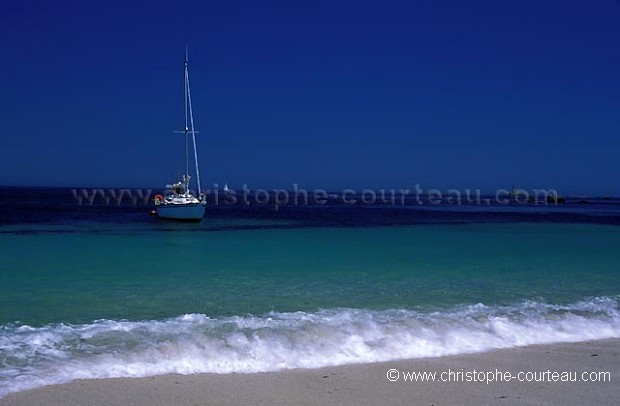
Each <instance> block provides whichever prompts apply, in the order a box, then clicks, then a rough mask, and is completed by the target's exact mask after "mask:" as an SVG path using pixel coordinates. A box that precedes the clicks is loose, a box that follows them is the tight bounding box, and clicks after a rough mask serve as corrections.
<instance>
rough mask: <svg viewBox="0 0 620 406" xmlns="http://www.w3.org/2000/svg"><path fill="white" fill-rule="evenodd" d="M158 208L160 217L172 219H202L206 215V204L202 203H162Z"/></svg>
mask: <svg viewBox="0 0 620 406" xmlns="http://www.w3.org/2000/svg"><path fill="white" fill-rule="evenodd" d="M156 210H157V216H158V217H160V218H163V219H171V220H181V221H200V220H202V218H203V217H204V215H205V205H204V204H202V203H189V204H161V205H159V206H157V207H156Z"/></svg>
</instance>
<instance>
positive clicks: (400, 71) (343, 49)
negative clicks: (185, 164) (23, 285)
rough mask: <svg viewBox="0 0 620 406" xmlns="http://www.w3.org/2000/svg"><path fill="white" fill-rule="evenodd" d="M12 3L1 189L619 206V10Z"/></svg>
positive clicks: (483, 4) (3, 20) (2, 100)
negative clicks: (317, 192)
mask: <svg viewBox="0 0 620 406" xmlns="http://www.w3.org/2000/svg"><path fill="white" fill-rule="evenodd" d="M123 3H125V2H121V3H119V5H113V3H112V2H107V1H105V2H104V1H97V2H94V1H93V2H91V1H49V2H31V1H9V2H8V5H7V3H6V2H5V3H4V4H5V5H4V6H3V10H2V12H1V13H0V27H1V28H0V30H1V32H0V44H1V46H2V49H1V51H2V52H1V54H0V58H1V63H0V88H1V89H2V94H1V96H2V97H0V117H1V120H2V122H1V127H0V130H1V131H2V136H1V138H0V152H1V153H2V159H0V184H4V185H48V186H78V185H89V186H101V187H112V186H158V185H163V184H165V183H167V182H170V181H171V180H172V178H173V176H174V175H175V174H176V173H177V171H178V170H179V169H180V167H181V156H182V155H181V143H180V138H179V136H177V135H175V134H172V133H171V131H172V130H175V129H179V128H180V127H181V123H182V102H183V99H182V73H181V72H182V71H181V69H182V65H181V61H182V55H183V52H184V48H185V44H186V43H189V48H190V77H191V82H192V92H193V96H194V100H193V101H194V114H195V121H196V125H197V128H198V129H199V130H200V134H199V140H198V142H199V154H200V158H201V159H200V160H201V171H202V177H203V186H209V185H210V184H212V183H213V182H220V183H224V182H228V184H229V185H231V186H233V187H239V186H240V185H241V184H243V183H248V184H249V185H250V186H251V187H290V185H291V184H292V183H293V182H297V183H300V184H301V185H302V186H305V187H308V188H310V187H322V188H328V189H334V190H335V189H339V188H343V187H352V188H361V187H372V188H380V187H385V188H389V187H411V186H413V185H414V184H415V183H420V184H421V186H422V187H423V188H430V187H435V188H449V187H457V188H465V187H470V188H482V189H484V190H488V189H494V188H497V187H510V186H512V184H513V183H517V184H518V185H519V186H522V187H525V188H534V187H554V188H557V189H558V190H560V192H563V193H587V194H616V195H619V194H620V180H619V177H618V174H619V173H620V2H619V1H618V0H600V1H570V0H569V1H566V0H564V1H543V0H538V1H498V0H492V1H462V0H457V1H453V0H444V1H413V0H409V1H387V0H386V1H372V2H344V1H335V0H334V1H291V0H287V1H281V2H273V1H267V2H263V1H256V0H254V1H207V0H205V1H199V2H162V4H161V5H158V4H157V2H153V1H150V2H145V3H142V4H139V3H137V2H126V3H130V4H131V5H126V4H123Z"/></svg>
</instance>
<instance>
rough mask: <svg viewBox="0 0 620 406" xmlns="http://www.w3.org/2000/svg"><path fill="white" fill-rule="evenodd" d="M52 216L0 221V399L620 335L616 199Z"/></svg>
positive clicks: (43, 213) (46, 213) (42, 213)
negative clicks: (190, 220) (98, 384)
mask: <svg viewBox="0 0 620 406" xmlns="http://www.w3.org/2000/svg"><path fill="white" fill-rule="evenodd" d="M37 207H38V206H37ZM46 207H47V206H43V207H42V208H41V207H39V209H41V210H40V212H36V211H33V212H32V213H35V214H36V215H37V216H38V217H36V218H35V219H34V220H33V219H31V218H30V213H31V212H28V211H24V213H25V214H24V216H25V217H26V219H27V220H29V221H23V222H15V221H12V219H13V217H11V222H7V223H5V224H1V223H0V397H2V396H4V395H5V394H7V393H10V392H14V391H20V390H26V389H29V388H34V387H37V386H41V385H46V384H53V383H60V382H67V381H70V380H73V379H90V378H104V377H132V376H151V375H157V374H166V373H183V374H190V373H201V372H216V373H230V372H236V373H244V372H258V371H273V370H281V369H286V368H316V367H323V366H329V365H341V364H347V363H360V362H377V361H387V360H393V359H404V358H419V357H429V356H443V355H450V354H461V353H470V352H477V351H487V350H491V349H495V348H510V347H514V346H521V345H529V344H540V343H551V342H570V341H583V340H593V339H603V338H612V337H620V251H619V248H620V226H619V225H618V223H619V221H618V219H619V217H618V210H617V209H616V208H615V207H616V205H615V203H614V204H613V205H609V206H603V205H601V207H603V208H604V210H603V209H601V208H600V207H599V208H598V209H597V210H593V211H590V209H587V208H583V207H577V208H576V209H571V208H570V207H569V211H568V212H549V211H548V209H544V211H540V210H537V209H536V210H534V209H532V208H528V209H527V212H526V213H525V214H524V213H519V212H517V213H512V212H511V211H510V210H507V209H505V210H503V211H501V212H499V213H491V214H489V213H487V212H480V211H475V210H474V211H471V212H470V211H465V212H450V211H448V210H446V211H443V212H442V211H439V212H436V211H428V212H421V211H415V210H410V208H405V209H402V210H393V209H372V210H365V209H355V208H347V209H346V210H345V209H339V208H317V209H314V208H309V209H304V210H302V211H300V212H298V211H291V212H288V214H286V213H284V214H283V213H277V214H273V213H268V214H265V211H264V210H262V211H261V209H257V210H255V211H250V212H247V211H232V212H227V211H223V212H217V211H214V212H212V213H210V214H211V215H212V217H208V218H207V219H206V220H205V221H204V222H203V223H202V224H175V223H165V222H159V221H157V220H155V219H151V218H149V217H147V216H145V213H144V212H143V211H138V210H135V211H134V212H125V211H119V212H118V213H116V214H115V215H110V214H109V212H108V211H105V210H103V209H97V208H95V209H93V210H91V211H86V212H84V213H82V214H81V215H83V216H84V217H85V218H82V219H75V218H74V214H72V213H73V212H72V210H73V208H71V209H70V210H67V211H66V212H64V213H61V214H58V213H59V211H58V209H57V208H56V209H54V208H46ZM597 207H598V206H597ZM21 209H22V207H21V206H19V205H16V208H15V210H16V211H18V210H21ZM45 210H47V211H45ZM562 210H563V209H562ZM571 210H572V211H571ZM50 216H51V217H53V218H54V220H45V221H43V220H41V219H43V218H45V219H47V218H49V217H50ZM91 217H93V218H91ZM514 219H521V220H523V219H526V220H531V221H512V220H514ZM567 220H571V221H567ZM572 220H575V221H579V222H572ZM595 223H596V224H595ZM606 223H607V224H606Z"/></svg>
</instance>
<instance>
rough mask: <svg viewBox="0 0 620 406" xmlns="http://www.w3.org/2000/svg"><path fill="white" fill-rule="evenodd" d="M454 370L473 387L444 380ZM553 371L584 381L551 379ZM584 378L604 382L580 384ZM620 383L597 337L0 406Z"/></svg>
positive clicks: (468, 398) (405, 394)
mask: <svg viewBox="0 0 620 406" xmlns="http://www.w3.org/2000/svg"><path fill="white" fill-rule="evenodd" d="M389 370H396V371H397V372H394V371H392V372H391V376H390V377H391V378H392V379H393V380H394V381H390V380H388V371H389ZM450 371H452V372H454V373H455V374H453V375H452V377H453V378H452V380H457V379H461V380H468V379H469V380H470V381H469V382H443V381H441V382H438V381H439V380H440V379H442V378H443V379H448V377H449V372H450ZM474 371H475V372H476V375H474ZM497 371H499V372H501V374H504V375H505V373H510V374H511V375H512V376H515V375H516V376H518V374H519V372H523V374H521V376H520V378H521V379H525V380H527V379H528V378H532V377H533V375H532V374H531V373H534V372H536V373H537V374H539V375H538V376H537V377H535V378H533V379H538V377H540V376H541V375H540V374H541V373H544V372H545V371H550V373H547V374H546V378H545V375H542V377H543V378H544V379H547V378H548V381H545V382H537V381H533V382H525V381H524V382H521V381H520V379H519V377H517V378H512V379H511V380H510V381H509V382H506V381H504V382H489V383H486V382H480V381H473V380H474V379H477V378H480V377H482V376H483V374H480V372H484V376H485V380H486V376H491V375H490V374H491V373H492V375H493V377H494V378H495V379H497V377H498V375H497ZM407 372H428V373H436V375H435V376H436V381H435V382H419V381H418V382H411V376H412V375H408V376H407V377H406V376H405V374H406V373H407ZM457 372H461V373H462V376H461V378H459V377H458V375H456V373H457ZM487 372H488V373H489V375H488V374H487ZM528 372H529V373H530V374H529V375H528V374H527V373H528ZM553 372H558V374H559V379H561V374H562V372H569V373H573V376H576V378H577V380H578V381H579V382H560V381H558V382H554V381H552V380H553ZM584 372H585V373H586V375H587V377H586V378H588V377H589V378H590V379H600V380H606V381H605V382H601V381H599V382H584V381H583V380H582V379H583V378H582V377H583V373H584ZM592 372H594V374H592ZM607 372H609V374H607V378H606V377H605V373H607ZM565 376H566V375H565ZM568 376H569V377H570V375H568ZM618 377H620V340H601V341H593V342H583V343H568V344H554V345H539V346H531V347H522V348H514V349H507V350H496V351H491V352H487V353H479V354H468V355H458V356H451V357H442V358H429V359H414V360H406V361H395V362H386V363H377V364H363V365H347V366H338V367H330V368H321V369H312V370H287V371H281V372H273V373H271V372H270V373H259V374H228V375H218V374H199V375H187V376H184V375H165V376H156V377H149V378H133V379H125V378H123V379H100V380H82V381H74V382H70V383H67V384H63V385H53V386H47V387H43V388H39V389H35V390H31V391H26V392H21V393H14V394H10V395H8V396H6V397H4V398H3V399H0V405H1V406H9V405H10V406H26V405H32V406H34V405H50V406H52V405H58V406H61V405H62V406H69V405H136V406H138V405H144V406H147V405H148V406H154V405H178V406H181V405H191V406H194V405H290V404H296V405H426V406H429V405H472V406H473V405H589V404H590V405H616V404H618V402H619V401H620V381H619V380H618Z"/></svg>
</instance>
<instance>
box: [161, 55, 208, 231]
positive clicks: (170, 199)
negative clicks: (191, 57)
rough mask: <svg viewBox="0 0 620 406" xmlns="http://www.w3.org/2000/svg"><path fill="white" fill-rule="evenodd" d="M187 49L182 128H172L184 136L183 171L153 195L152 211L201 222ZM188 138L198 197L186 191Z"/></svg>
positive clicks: (164, 216)
mask: <svg viewBox="0 0 620 406" xmlns="http://www.w3.org/2000/svg"><path fill="white" fill-rule="evenodd" d="M187 59H188V58H187V50H186V51H185V60H184V62H183V67H184V74H185V77H184V93H185V129H184V130H183V131H174V132H175V133H181V134H183V135H184V138H185V173H184V174H183V176H182V177H181V180H179V181H177V182H175V183H173V184H171V185H166V189H167V192H168V193H167V194H166V196H165V197H164V196H162V195H156V196H155V210H156V213H157V216H158V217H160V218H162V219H172V220H181V221H196V222H197V221H201V220H202V218H203V217H204V214H205V206H206V204H207V202H206V199H205V195H204V194H203V193H202V191H201V189H200V170H199V169H198V153H197V151H196V133H197V131H195V130H194V114H193V112H192V97H191V93H190V90H189V74H188V70H187ZM190 138H191V144H192V149H193V152H194V154H193V155H194V157H193V158H194V163H195V166H196V184H197V186H198V188H197V189H198V196H197V197H196V196H195V195H194V194H192V191H191V190H190V180H191V178H192V177H191V175H190V173H189V161H190V154H189V151H190Z"/></svg>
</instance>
